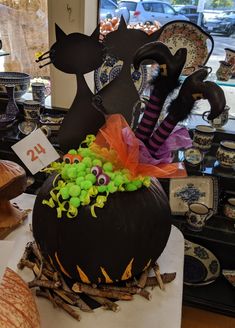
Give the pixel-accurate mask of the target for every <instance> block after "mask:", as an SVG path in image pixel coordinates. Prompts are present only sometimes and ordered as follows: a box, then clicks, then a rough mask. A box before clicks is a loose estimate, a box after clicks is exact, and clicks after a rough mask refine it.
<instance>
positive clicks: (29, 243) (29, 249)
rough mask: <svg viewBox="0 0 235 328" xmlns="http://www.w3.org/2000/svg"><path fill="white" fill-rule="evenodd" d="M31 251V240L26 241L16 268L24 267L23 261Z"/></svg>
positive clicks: (21, 268)
mask: <svg viewBox="0 0 235 328" xmlns="http://www.w3.org/2000/svg"><path fill="white" fill-rule="evenodd" d="M31 253H32V242H28V243H27V244H26V247H25V250H24V253H23V255H22V257H21V259H20V261H19V263H18V264H17V268H18V269H19V270H23V269H24V267H25V265H24V263H25V261H27V260H28V259H29V256H30V254H31Z"/></svg>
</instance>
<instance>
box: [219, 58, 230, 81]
mask: <svg viewBox="0 0 235 328" xmlns="http://www.w3.org/2000/svg"><path fill="white" fill-rule="evenodd" d="M215 74H216V77H217V79H218V80H220V81H228V80H229V79H230V78H231V77H232V75H233V73H232V64H230V63H228V62H226V61H225V60H220V66H219V68H218V70H217V71H216V73H215Z"/></svg>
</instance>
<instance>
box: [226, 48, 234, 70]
mask: <svg viewBox="0 0 235 328" xmlns="http://www.w3.org/2000/svg"><path fill="white" fill-rule="evenodd" d="M224 50H225V53H226V57H225V61H226V62H228V63H229V64H231V65H232V76H235V49H231V48H225V49H224Z"/></svg>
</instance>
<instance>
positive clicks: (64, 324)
mask: <svg viewBox="0 0 235 328" xmlns="http://www.w3.org/2000/svg"><path fill="white" fill-rule="evenodd" d="M34 200H35V196H34V195H28V194H22V195H21V196H19V197H17V198H15V199H14V202H17V204H18V205H19V206H20V207H21V208H23V209H27V208H31V209H32V208H33V204H34ZM31 218H32V216H31V214H30V215H29V218H28V219H27V220H26V221H25V222H24V223H23V224H22V225H21V226H20V227H19V228H17V229H16V230H15V231H13V232H12V233H11V234H10V235H8V236H7V238H5V240H4V241H2V242H0V249H1V248H2V245H3V243H4V242H5V243H6V242H7V241H14V242H15V243H14V247H13V251H12V253H11V255H10V256H9V261H8V266H9V267H11V268H12V269H14V270H15V271H16V272H18V273H19V274H20V276H21V277H23V278H24V279H25V280H26V281H30V280H32V278H33V276H32V272H31V271H30V270H29V269H27V268H26V269H24V270H23V271H19V270H18V269H17V263H18V261H19V259H20V257H21V256H22V254H23V251H24V249H25V245H26V243H27V242H28V241H29V240H32V233H31V232H30V227H29V224H30V222H31ZM183 260H184V238H183V235H182V234H181V232H180V231H179V230H178V229H177V228H176V227H174V226H172V229H171V234H170V238H169V240H168V243H167V246H166V248H165V250H164V252H163V253H162V255H161V256H160V258H159V259H158V263H159V265H160V270H161V273H164V272H176V273H177V274H176V279H175V280H174V281H173V282H171V283H169V284H166V290H165V291H162V290H160V289H159V288H154V289H153V290H152V291H151V293H152V300H151V301H148V300H146V299H144V298H143V297H140V296H139V295H136V296H134V300H133V301H126V302H125V301H120V302H119V305H120V307H121V310H120V311H119V312H117V313H114V312H111V311H106V310H103V309H102V308H98V309H95V310H94V313H86V312H81V311H79V312H80V314H81V321H80V322H77V321H76V320H75V319H73V318H72V317H70V316H69V315H68V314H67V313H65V312H64V311H63V310H60V309H58V308H53V306H52V304H51V303H50V302H49V301H47V300H44V299H41V298H37V299H36V302H37V305H38V308H39V312H40V316H41V323H42V328H77V327H80V328H92V327H95V326H96V327H98V328H101V327H102V328H150V327H151V328H154V327H156V328H161V327H162V328H180V327H181V308H182V290H183ZM5 262H6V259H5ZM5 262H3V261H2V257H1V258H0V267H2V266H3V265H4V264H5Z"/></svg>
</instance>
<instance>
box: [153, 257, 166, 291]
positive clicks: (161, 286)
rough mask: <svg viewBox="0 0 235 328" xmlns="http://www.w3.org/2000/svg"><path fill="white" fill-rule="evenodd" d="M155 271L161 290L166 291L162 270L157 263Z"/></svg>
mask: <svg viewBox="0 0 235 328" xmlns="http://www.w3.org/2000/svg"><path fill="white" fill-rule="evenodd" d="M153 271H154V273H155V276H156V278H157V281H158V284H159V287H160V289H162V290H165V286H164V283H163V281H162V277H161V273H160V268H159V265H158V264H157V263H156V264H155V266H154V267H153Z"/></svg>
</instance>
